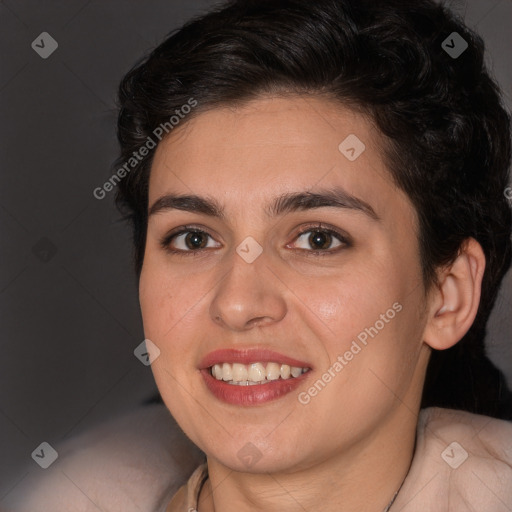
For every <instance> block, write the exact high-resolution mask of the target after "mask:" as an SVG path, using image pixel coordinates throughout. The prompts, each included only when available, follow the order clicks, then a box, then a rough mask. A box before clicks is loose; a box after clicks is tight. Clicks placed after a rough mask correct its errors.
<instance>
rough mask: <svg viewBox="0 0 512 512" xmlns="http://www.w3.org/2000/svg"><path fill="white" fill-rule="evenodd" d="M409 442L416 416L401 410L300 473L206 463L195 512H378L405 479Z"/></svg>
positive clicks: (411, 444)
mask: <svg viewBox="0 0 512 512" xmlns="http://www.w3.org/2000/svg"><path fill="white" fill-rule="evenodd" d="M418 409H419V408H418ZM415 437H416V416H415V415H414V414H412V413H411V411H410V409H408V408H407V407H406V406H404V405H401V406H398V407H397V409H396V411H395V413H394V414H390V415H389V416H388V417H387V419H386V421H385V422H384V423H383V424H382V425H381V426H380V427H379V429H378V432H375V433H374V434H373V435H372V437H371V439H364V440H362V441H360V442H359V443H357V444H355V445H353V446H351V447H350V448H349V449H346V450H343V451H342V452H339V453H336V454H333V455H332V456H331V457H329V458H328V459H327V460H324V461H322V462H321V463H317V464H314V465H310V466H309V467H307V468H305V469H300V470H297V471H293V472H286V473H265V474H254V473H242V472H236V471H232V470H231V469H229V468H227V467H226V466H224V465H222V464H221V463H220V462H219V461H218V460H215V459H211V458H208V473H209V479H208V480H207V481H206V483H205V485H204V486H203V489H202V492H201V495H200V499H199V512H215V511H220V510H221V511H223V512H235V511H237V512H239V511H241V510H251V511H254V512H263V511H265V512H277V511H279V512H288V511H290V512H291V511H296V510H301V509H303V510H319V509H321V510H322V512H340V505H342V507H343V508H342V510H343V512H359V511H360V510H368V511H371V512H384V510H386V508H387V506H388V505H389V504H390V502H391V501H392V499H393V497H394V495H395V493H396V491H397V490H398V489H399V488H400V486H401V484H402V482H403V481H404V479H405V477H406V475H407V472H408V470H409V467H410V465H411V461H412V457H413V452H414V445H415ZM392 510H393V509H392V507H391V509H390V512H391V511H392Z"/></svg>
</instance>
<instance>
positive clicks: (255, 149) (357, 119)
mask: <svg viewBox="0 0 512 512" xmlns="http://www.w3.org/2000/svg"><path fill="white" fill-rule="evenodd" d="M380 142H381V140H380V135H379V133H378V131H377V130H376V129H375V127H374V125H373V123H372V122H371V120H369V119H368V118H367V117H365V116H363V115H362V114H360V113H357V112H354V111H352V110H350V109H348V108H346V107H343V106H342V105H340V104H338V103H334V102H332V101H328V100H324V99H319V98H312V97H302V96H295V97H280V98H279V97H267V98H260V99H257V100H252V101H250V102H248V103H246V104H244V105H243V106H237V107H223V108H215V109H211V110H208V111H205V112H202V113H200V114H198V115H197V116H196V117H194V118H192V119H190V120H185V122H184V123H183V124H182V125H181V126H178V127H177V128H175V129H174V131H173V132H171V134H170V135H169V136H168V137H167V138H165V139H164V140H163V141H162V142H161V143H160V144H159V146H158V147H157V149H156V154H155V157H154V160H153V165H152V169H151V176H150V185H149V205H150V206H151V205H152V204H153V203H154V202H155V200H157V199H158V197H160V196H162V195H164V194H165V193H181V194H191V193H193V194H197V195H203V196H205V195H209V196H212V195H215V196H217V197H219V198H220V199H221V202H224V203H226V205H227V207H228V203H230V204H231V205H232V206H236V207H238V208H244V209H246V210H247V209H252V208H256V205H259V206H261V205H263V204H267V203H268V199H269V198H270V197H273V196H275V195H276V194H277V193H286V192H296V191H297V190H302V191H306V190H314V189H316V188H325V187H329V186H339V187H341V188H343V189H344V190H346V191H347V192H348V193H349V194H352V195H354V196H357V197H362V198H363V199H364V200H366V201H368V202H370V201H371V202H372V203H373V206H374V209H375V210H376V211H377V210H381V211H382V212H385V211H386V208H388V209H389V207H390V202H398V203H400V204H398V205H397V206H401V207H404V208H408V207H410V204H409V203H408V201H407V199H406V198H405V196H404V195H403V194H402V193H401V192H400V191H399V190H397V189H396V187H395V186H394V185H393V183H392V179H391V175H390V173H389V171H388V170H387V168H386V165H385V163H384V161H383V158H382V152H381V149H380ZM340 145H341V146H340ZM347 150H349V151H348V152H347ZM352 150H353V151H352ZM354 156H356V157H357V158H355V159H354V158H353V157H354ZM348 157H350V158H348ZM254 213H256V212H255V211H254ZM377 213H378V212H377Z"/></svg>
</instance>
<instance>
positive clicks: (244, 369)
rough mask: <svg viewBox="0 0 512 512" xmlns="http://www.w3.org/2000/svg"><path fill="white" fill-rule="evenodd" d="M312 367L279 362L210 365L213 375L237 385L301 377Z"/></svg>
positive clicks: (250, 384) (251, 384)
mask: <svg viewBox="0 0 512 512" xmlns="http://www.w3.org/2000/svg"><path fill="white" fill-rule="evenodd" d="M310 369H311V368H307V367H299V366H290V365H288V364H281V363H277V362H266V363H264V362H256V363H250V364H242V363H218V364H214V365H213V366H211V367H209V372H210V375H211V376H212V377H214V378H215V379H217V380H221V381H224V382H225V383H226V384H232V385H235V386H254V385H258V384H269V383H270V382H274V381H277V380H288V379H294V378H297V377H300V376H301V375H302V374H303V373H306V372H308V371H310Z"/></svg>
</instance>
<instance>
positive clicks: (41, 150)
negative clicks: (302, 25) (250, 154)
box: [0, 0, 512, 504]
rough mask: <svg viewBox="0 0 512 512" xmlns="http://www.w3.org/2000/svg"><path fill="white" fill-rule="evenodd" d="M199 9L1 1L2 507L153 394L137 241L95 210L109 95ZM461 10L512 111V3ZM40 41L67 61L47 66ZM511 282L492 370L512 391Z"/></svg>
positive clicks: (170, 4)
mask: <svg viewBox="0 0 512 512" xmlns="http://www.w3.org/2000/svg"><path fill="white" fill-rule="evenodd" d="M210 5H213V2H212V1H207V0H204V1H199V0H194V1H192V0H172V1H170V0H150V1H145V2H142V1H140V0H115V1H114V0H108V1H100V0H89V1H87V0H72V1H71V0H68V1H64V0H62V1H56V0H52V1H45V2H42V1H28V0H16V1H15V0H3V1H0V38H1V45H0V47H1V51H2V53H1V56H0V66H1V68H0V109H1V119H2V123H1V126H2V127H1V139H0V140H1V143H0V151H1V152H0V156H1V173H0V179H1V181H0V233H1V237H2V238H1V243H0V255H1V264H0V314H1V317H0V318H1V323H0V325H1V341H0V344H1V345H0V346H1V349H2V352H1V354H2V357H1V358H0V443H1V444H0V457H1V459H0V460H1V462H0V504H1V502H2V499H3V498H5V497H6V496H7V495H8V494H9V493H10V492H11V490H12V489H14V488H15V487H16V485H17V484H18V483H19V482H21V481H22V480H23V479H24V478H25V477H26V476H27V474H28V473H29V472H34V471H42V470H41V469H40V468H39V467H38V466H37V465H36V464H35V463H34V462H33V461H32V459H31V458H30V454H31V453H32V451H33V450H34V449H35V448H36V447H37V446H38V445H39V444H40V443H41V442H42V441H47V442H49V443H50V444H58V443H59V442H60V441H62V440H63V439H64V438H68V437H69V436H72V435H75V434H77V433H78V432H80V431H83V430H85V429H87V428H89V427H91V426H92V425H94V424H96V423H97V422H99V421H103V420H105V419H107V418H109V417H111V416H115V415H118V414H120V413H122V412H124V411H126V410H128V409H131V408H134V407H136V406H137V405H138V404H140V403H141V402H142V401H143V400H144V399H146V398H149V397H150V396H152V394H154V393H155V392H156V386H155V384H154V382H153V377H152V374H151V370H150V368H149V367H146V366H144V365H143V364H141V363H140V362H139V361H138V360H137V359H136V358H135V357H134V355H133V350H134V348H135V347H136V346H137V345H138V344H139V343H141V341H142V340H143V339H144V336H143V331H142V324H141V318H140V313H139V309H138V301H137V290H136V283H135V277H134V275H133V273H132V262H131V250H132V249H131V242H130V231H129V229H128V227H127V226H126V225H124V224H123V223H122V222H120V216H119V214H118V213H117V211H116V210H115V208H114V206H113V203H112V200H113V193H110V194H108V195H107V197H106V198H105V199H103V200H101V201H100V200H97V199H95V198H94V197H93V195H92V191H93V189H94V188H96V187H98V186H101V185H102V184H103V183H104V182H105V180H106V179H107V178H108V177H109V175H110V172H111V164H112V162H113V161H114V159H115V158H116V156H117V142H116V139H115V121H116V111H115V94H116V91H117V86H118V83H119V80H120V79H121V77H122V76H123V74H124V73H125V72H127V71H128V69H129V68H130V67H131V66H132V65H133V64H134V63H135V61H136V60H137V59H138V58H139V57H140V56H142V55H143V54H145V53H146V52H147V51H149V50H150V49H152V48H153V47H154V46H155V45H157V44H158V43H159V42H161V41H162V39H163V38H164V37H165V35H166V34H168V33H169V31H171V30H172V29H174V28H176V27H177V26H179V25H181V24H182V23H183V22H184V21H186V20H187V19H188V18H190V17H191V16H192V15H193V14H195V13H197V12H198V11H199V10H202V9H205V8H207V7H208V6H210ZM453 6H454V8H455V10H457V11H459V12H460V13H462V14H463V15H464V16H465V19H466V21H467V22H468V24H469V25H470V26H472V27H476V29H477V31H478V32H479V33H480V34H481V35H482V36H483V37H484V39H485V41H486V43H487V48H488V61H489V63H490V65H491V67H492V69H493V70H494V73H495V75H496V77H497V79H498V81H499V82H500V84H501V85H502V87H503V89H504V92H505V99H506V101H507V103H508V106H509V108H510V106H511V103H512V102H511V95H512V88H511V85H512V67H511V66H510V48H511V34H512V30H511V21H512V0H470V1H468V2H464V1H461V2H457V4H453ZM42 32H48V33H50V34H51V36H52V37H53V38H55V39H56V40H57V42H58V45H59V47H58V49H57V50H56V51H55V53H53V54H52V55H51V56H50V57H49V58H48V59H42V58H41V57H40V56H39V55H38V54H37V53H36V52H35V51H34V50H33V49H32V48H31V43H32V41H34V40H35V39H36V38H37V37H38V36H39V34H41V33H42ZM511 291H512V275H511V273H509V274H508V275H507V278H506V283H505V286H504V289H503V292H502V293H501V295H500V298H499V300H498V304H497V306H496V309H495V311H494V313H493V317H492V321H491V332H490V335H489V339H488V346H489V351H490V356H491V358H492V359H493V361H494V362H495V363H496V364H497V365H498V367H500V368H501V369H502V370H504V371H505V372H506V375H507V378H508V380H509V382H512V344H511V343H510V333H511V332H512V320H511V318H510V311H511V307H510V306H511V302H512V298H511V295H512V294H511Z"/></svg>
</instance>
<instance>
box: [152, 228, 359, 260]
mask: <svg viewBox="0 0 512 512" xmlns="http://www.w3.org/2000/svg"><path fill="white" fill-rule="evenodd" d="M309 232H312V233H314V232H318V233H325V234H328V235H332V236H334V237H335V238H337V239H338V240H339V241H340V242H341V243H342V244H343V245H342V246H340V247H337V248H336V249H334V250H333V249H324V250H316V251H315V250H311V251H310V250H308V249H298V250H299V251H305V252H307V253H309V254H308V256H321V257H323V256H329V255H332V254H337V253H338V252H339V251H340V250H342V249H344V248H347V247H351V245H352V243H351V242H350V240H349V238H348V237H347V236H346V235H344V234H343V233H340V232H339V231H337V230H336V229H333V228H323V227H322V226H321V225H319V224H315V225H314V226H307V227H306V228H305V229H304V230H303V231H301V232H300V233H297V235H296V237H295V239H297V238H300V237H301V236H302V235H305V234H306V233H309ZM188 233H198V234H204V235H207V236H209V237H211V238H213V237H212V236H211V235H210V234H209V233H208V232H206V231H204V230H202V229H198V228H196V227H194V226H182V228H181V229H180V230H179V231H177V232H173V233H169V234H168V235H165V236H164V237H163V238H162V240H161V241H160V245H161V246H162V248H163V249H165V251H167V252H169V253H171V254H177V255H180V256H194V255H198V254H199V255H200V254H201V253H202V252H203V251H206V250H207V249H196V250H187V251H185V250H182V249H171V248H170V247H169V245H170V243H171V242H172V241H173V240H174V239H175V238H176V237H178V236H180V235H184V234H188Z"/></svg>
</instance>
